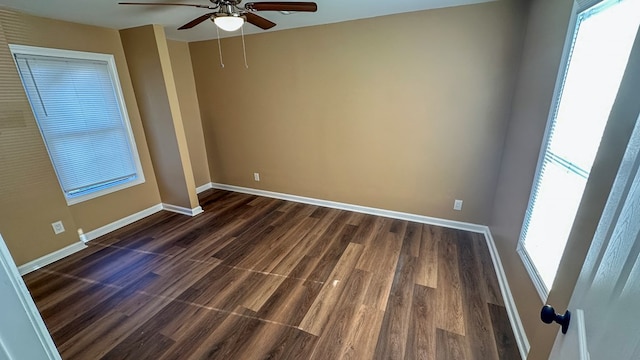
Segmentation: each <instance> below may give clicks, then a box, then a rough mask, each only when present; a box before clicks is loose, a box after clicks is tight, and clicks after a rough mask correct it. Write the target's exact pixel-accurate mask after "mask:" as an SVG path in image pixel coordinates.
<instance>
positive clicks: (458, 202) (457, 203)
mask: <svg viewBox="0 0 640 360" xmlns="http://www.w3.org/2000/svg"><path fill="white" fill-rule="evenodd" d="M453 210H457V211H460V210H462V200H455V201H454V202H453Z"/></svg>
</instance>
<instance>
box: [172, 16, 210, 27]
mask: <svg viewBox="0 0 640 360" xmlns="http://www.w3.org/2000/svg"><path fill="white" fill-rule="evenodd" d="M213 14H215V13H208V14H204V15H202V16H198V17H197V18H195V19H193V20H191V21H189V22H188V23H186V24H184V25H182V26H180V27H179V28H178V30H184V29H191V28H192V27H194V26H196V25H198V24H200V23H201V22H203V21H206V20H208V19H210V18H211V17H212V16H213Z"/></svg>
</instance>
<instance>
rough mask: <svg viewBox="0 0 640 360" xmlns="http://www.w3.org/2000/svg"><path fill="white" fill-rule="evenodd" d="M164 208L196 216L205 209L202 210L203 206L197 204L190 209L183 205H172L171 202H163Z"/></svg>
mask: <svg viewBox="0 0 640 360" xmlns="http://www.w3.org/2000/svg"><path fill="white" fill-rule="evenodd" d="M162 209H163V210H167V211H171V212H174V213H178V214H182V215H188V216H196V215H198V214H202V213H203V212H204V211H203V210H202V207H200V206H197V207H195V208H193V209H189V208H186V207H182V206H177V205H171V204H165V203H162Z"/></svg>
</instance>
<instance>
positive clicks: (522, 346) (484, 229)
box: [211, 183, 530, 359]
mask: <svg viewBox="0 0 640 360" xmlns="http://www.w3.org/2000/svg"><path fill="white" fill-rule="evenodd" d="M211 188H213V189H220V190H228V191H234V192H240V193H245V194H251V195H258V196H265V197H270V198H275V199H282V200H288V201H294V202H299V203H304V204H311V205H318V206H324V207H329V208H334V209H340V210H349V211H355V212H359V213H364V214H370V215H377V216H383V217H388V218H393V219H400V220H407V221H413V222H418V223H422V224H429V225H436V226H443V227H447V228H452V229H459V230H466V231H471V232H476V233H481V234H484V236H485V239H486V242H487V247H488V248H489V253H490V254H491V260H492V262H493V266H494V269H495V271H496V276H497V277H498V283H499V285H500V291H501V293H502V297H503V298H504V304H505V308H506V310H507V314H508V316H509V322H510V323H511V328H512V329H513V333H514V335H515V338H516V343H517V345H518V350H519V351H520V355H521V356H522V358H523V359H526V358H527V354H528V353H529V348H530V345H529V340H528V339H527V335H526V333H525V331H524V327H523V326H522V321H521V320H520V315H519V314H518V309H517V308H516V303H515V300H514V299H513V294H511V288H510V287H509V283H508V282H507V276H506V274H505V272H504V268H503V267H502V262H501V260H500V255H499V254H498V250H497V248H496V245H495V243H494V241H493V236H492V235H491V231H490V230H489V227H488V226H486V225H479V224H472V223H467V222H462V221H453V220H446V219H440V218H434V217H430V216H423V215H416V214H409V213H404V212H398V211H391V210H384V209H378V208H372V207H367V206H360V205H353V204H346V203H341V202H335V201H328V200H321V199H314V198H308V197H304V196H297V195H291V194H284V193H278V192H273V191H266V190H259V189H252V188H246V187H241V186H235V185H227V184H219V183H211Z"/></svg>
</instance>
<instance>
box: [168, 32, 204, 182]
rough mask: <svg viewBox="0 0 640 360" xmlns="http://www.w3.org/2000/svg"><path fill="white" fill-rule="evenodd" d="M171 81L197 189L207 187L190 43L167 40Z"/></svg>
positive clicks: (200, 121)
mask: <svg viewBox="0 0 640 360" xmlns="http://www.w3.org/2000/svg"><path fill="white" fill-rule="evenodd" d="M167 45H168V46H169V56H170V57H171V68H172V69H173V78H174V79H175V83H176V90H177V92H178V101H179V102H180V113H181V114H182V123H183V125H184V131H185V136H186V138H187V146H188V148H189V158H190V159H191V168H192V169H193V178H194V180H195V182H196V186H200V185H205V184H208V183H209V182H210V181H211V175H210V174H209V162H208V161H207V149H206V148H205V144H204V133H203V132H202V120H201V118H200V104H199V103H198V94H196V82H195V78H194V77H193V68H192V66H191V55H190V54H189V44H188V43H186V42H182V41H174V40H167Z"/></svg>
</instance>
